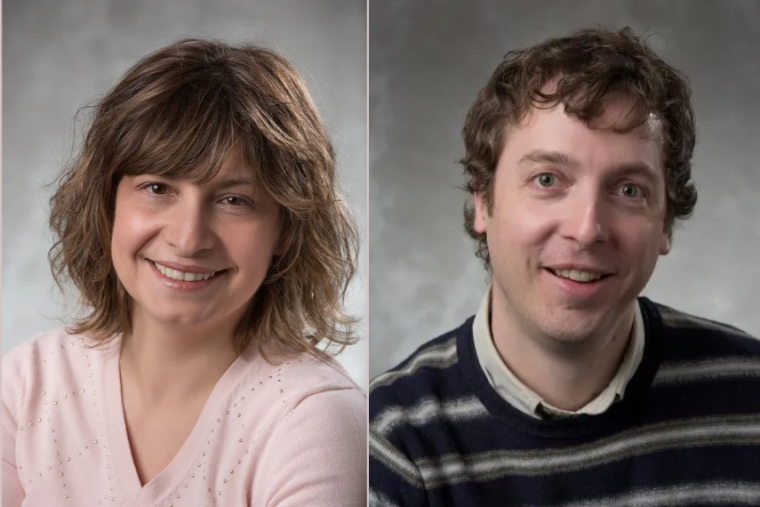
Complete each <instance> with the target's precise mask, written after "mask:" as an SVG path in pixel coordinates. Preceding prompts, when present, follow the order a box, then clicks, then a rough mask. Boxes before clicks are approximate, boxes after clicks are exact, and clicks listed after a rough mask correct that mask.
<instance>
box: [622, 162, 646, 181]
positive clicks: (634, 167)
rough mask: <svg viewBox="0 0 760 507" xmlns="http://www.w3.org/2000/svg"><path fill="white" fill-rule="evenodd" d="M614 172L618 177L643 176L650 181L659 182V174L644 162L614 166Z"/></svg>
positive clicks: (623, 163)
mask: <svg viewBox="0 0 760 507" xmlns="http://www.w3.org/2000/svg"><path fill="white" fill-rule="evenodd" d="M612 172H613V173H615V174H616V175H618V176H643V177H644V178H646V179H648V180H650V181H656V180H657V173H656V172H655V170H654V169H653V168H652V167H651V166H650V165H649V164H647V163H644V162H621V163H619V164H615V165H613V166H612Z"/></svg>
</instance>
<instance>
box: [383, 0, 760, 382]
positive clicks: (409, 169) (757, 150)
mask: <svg viewBox="0 0 760 507" xmlns="http://www.w3.org/2000/svg"><path fill="white" fill-rule="evenodd" d="M597 25H601V26H607V27H616V28H617V27H619V28H622V27H623V26H626V25H627V26H631V27H632V28H633V29H634V30H636V31H637V32H640V33H641V32H646V33H648V34H650V38H649V42H650V44H651V46H652V47H653V48H654V49H655V51H657V52H658V53H659V54H660V56H661V57H662V58H663V59H665V60H666V61H667V62H669V63H670V64H671V65H673V66H675V67H676V68H678V69H680V70H682V71H683V72H685V73H686V74H687V75H688V76H689V78H690V80H691V83H692V85H693V89H694V105H695V109H696V114H697V126H698V135H699V141H698V142H699V144H698V146H697V149H696V155H695V159H694V173H693V176H694V179H695V181H696V183H697V185H698V188H699V191H700V196H699V202H698V204H697V207H696V212H695V214H694V216H693V218H692V219H691V221H689V222H686V223H685V224H684V225H683V226H682V227H681V228H680V229H679V230H676V233H675V236H674V245H673V251H672V252H671V253H670V255H669V256H667V257H664V258H661V261H660V263H659V265H658V267H657V270H656V271H655V275H654V278H653V279H652V281H651V282H650V284H649V286H648V288H647V290H646V294H647V295H648V296H650V297H652V298H654V299H656V300H658V301H660V302H663V303H665V304H669V305H671V306H675V307H677V308H679V309H683V310H686V311H689V312H692V313H697V314H700V315H702V316H705V317H708V318H713V319H717V320H722V321H727V322H729V323H732V324H734V325H736V326H739V327H742V328H744V329H745V330H746V331H749V332H752V333H753V334H755V335H760V263H759V262H758V258H760V227H759V226H758V222H759V221H760V170H758V167H757V161H758V160H760V123H759V122H758V120H757V117H758V113H760V98H759V97H758V96H759V95H760V59H759V58H758V55H757V48H758V47H760V2H757V1H750V0H745V1H737V0H723V1H721V2H712V1H707V0H697V1H683V0H679V1H664V0H646V1H643V0H637V1H610V0H596V1H591V0H574V1H565V0H557V1H546V0H542V1H538V2H537V1H526V0H523V1H516V0H511V1H503V0H492V1H489V0H478V1H473V0H471V1H466V2H465V1H458V0H450V1H447V0H406V1H402V0H386V1H383V2H380V1H372V2H370V9H369V32H370V74H369V79H370V98H369V103H370V123H369V128H370V144H369V156H370V162H369V186H370V204H369V214H370V245H371V252H370V259H371V264H370V279H371V280H372V283H371V286H370V301H371V306H370V312H371V320H370V336H371V339H372V344H371V355H370V376H375V375H377V374H379V373H381V372H382V371H383V370H385V369H387V368H389V367H391V366H393V365H395V364H397V363H398V362H399V361H401V360H402V359H404V358H405V357H406V356H407V355H409V354H410V353H411V352H412V351H413V350H414V349H415V348H417V347H418V346H419V345H420V344H422V343H423V342H425V341H427V340H429V339H431V338H433V337H434V336H436V335H438V334H440V333H443V332H445V331H447V330H449V329H451V328H453V327H455V326H457V325H458V324H460V323H461V322H462V321H463V319H465V318H466V317H468V316H469V315H471V314H473V313H474V312H475V311H476V310H477V305H478V303H479V302H480V299H481V298H482V295H483V293H484V290H485V288H486V281H487V278H486V276H485V273H484V271H483V269H482V267H481V263H480V261H478V260H477V259H476V258H475V257H474V255H473V251H474V250H473V244H472V243H471V241H470V240H469V238H468V237H467V236H466V235H465V233H464V231H463V229H462V213H461V212H462V206H463V203H464V198H465V194H464V192H462V191H460V190H458V189H457V187H458V186H460V185H461V184H462V182H463V179H462V177H461V174H462V171H461V166H459V165H458V164H457V163H456V161H457V160H458V159H459V158H461V156H462V154H463V147H462V146H463V144H462V141H461V137H460V131H461V128H462V126H463V124H464V118H465V115H466V113H467V110H468V109H469V107H470V105H471V104H472V102H473V101H474V99H475V96H476V94H477V92H478V90H479V89H480V88H481V87H482V86H483V85H484V84H485V83H486V81H487V79H488V77H489V75H490V74H491V72H492V71H493V69H494V67H495V66H496V65H497V64H498V62H499V61H500V60H501V58H502V56H503V55H504V53H506V52H507V51H508V50H510V49H516V48H520V47H526V46H530V45H532V44H535V43H537V42H540V41H541V40H543V39H544V38H547V37H554V36H562V35H566V34H568V33H569V32H571V31H573V30H575V29H579V28H585V27H590V26H597Z"/></svg>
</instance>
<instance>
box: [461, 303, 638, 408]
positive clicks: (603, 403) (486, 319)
mask: <svg viewBox="0 0 760 507" xmlns="http://www.w3.org/2000/svg"><path fill="white" fill-rule="evenodd" d="M490 314H491V290H490V289H489V290H488V291H487V292H486V295H485V296H484V297H483V300H482V302H481V304H480V308H479V310H478V313H477V314H476V315H475V320H474V321H473V323H472V334H473V338H474V342H475V354H476V355H477V357H478V362H479V363H480V367H481V368H482V369H483V371H484V372H485V374H486V377H487V378H488V382H489V383H490V384H491V387H493V388H494V389H495V390H496V392H497V393H499V395H500V396H501V397H502V398H504V400H506V401H507V402H508V403H509V404H511V405H512V406H514V407H515V408H517V409H519V410H521V411H522V412H524V413H526V414H529V415H532V416H534V417H537V418H543V417H545V416H546V415H548V416H553V417H571V416H574V415H579V414H590V415H594V414H601V413H603V412H605V411H606V410H607V409H609V408H610V407H611V406H612V404H613V403H615V402H616V401H618V400H620V399H622V398H623V395H624V394H625V389H626V387H627V386H628V382H629V381H630V380H631V378H632V377H633V375H634V374H635V373H636V369H637V368H638V367H639V364H641V359H642V357H643V355H644V340H645V336H644V319H643V317H642V314H641V308H640V306H639V304H638V303H637V304H636V308H635V316H634V321H633V332H632V334H631V340H630V342H629V344H628V347H627V349H626V352H625V356H624V357H623V362H622V364H621V365H620V368H619V369H618V372H617V373H616V374H615V376H614V377H613V378H612V380H611V381H610V383H609V384H608V385H607V387H605V388H604V390H602V392H601V393H599V395H598V396H597V397H596V398H594V399H593V400H591V401H589V402H588V403H587V404H586V405H584V406H583V407H581V408H580V409H578V410H577V411H568V410H562V409H560V408H557V407H554V406H552V405H551V404H549V403H547V402H546V401H544V400H543V399H542V398H541V396H539V395H538V394H537V393H536V392H534V391H533V390H531V389H530V388H529V387H528V386H526V385H525V384H523V383H522V381H520V379H518V378H517V377H516V376H515V374H514V373H512V371H511V370H510V369H509V368H508V367H507V365H506V364H505V363H504V361H503V360H502V359H501V356H500V355H499V352H498V351H497V350H496V346H495V345H494V343H493V337H492V336H491V327H490V320H491V319H490Z"/></svg>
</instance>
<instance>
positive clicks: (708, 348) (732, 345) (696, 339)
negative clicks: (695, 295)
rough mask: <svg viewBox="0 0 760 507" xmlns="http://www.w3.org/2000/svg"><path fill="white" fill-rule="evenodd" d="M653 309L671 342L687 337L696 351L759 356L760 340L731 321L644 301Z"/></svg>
mask: <svg viewBox="0 0 760 507" xmlns="http://www.w3.org/2000/svg"><path fill="white" fill-rule="evenodd" d="M645 301H646V303H645V304H648V305H649V307H650V308H653V309H655V310H656V312H657V314H658V316H659V319H660V321H661V323H662V329H663V334H664V335H665V336H667V337H669V338H671V339H672V340H673V341H677V342H682V341H684V340H688V342H689V345H690V346H691V347H692V348H694V349H696V351H703V352H709V353H718V354H721V353H726V354H736V353H738V354H749V355H760V340H758V339H757V338H756V337H755V336H753V335H751V334H750V333H748V332H746V331H744V330H743V329H740V328H738V327H736V326H733V325H731V324H727V323H725V322H720V321H717V320H712V319H708V318H705V317H700V316H698V315H694V314H691V313H688V312H685V311H682V310H677V309H675V308H672V307H670V306H667V305H664V304H662V303H656V302H653V301H650V300H645Z"/></svg>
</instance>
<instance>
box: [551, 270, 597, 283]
mask: <svg viewBox="0 0 760 507" xmlns="http://www.w3.org/2000/svg"><path fill="white" fill-rule="evenodd" d="M552 271H553V272H554V274H555V275H557V276H561V277H562V278H568V279H570V280H573V281H575V282H595V281H597V280H599V279H600V278H602V275H598V274H596V273H590V272H588V271H579V270H577V269H554V270H552Z"/></svg>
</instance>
